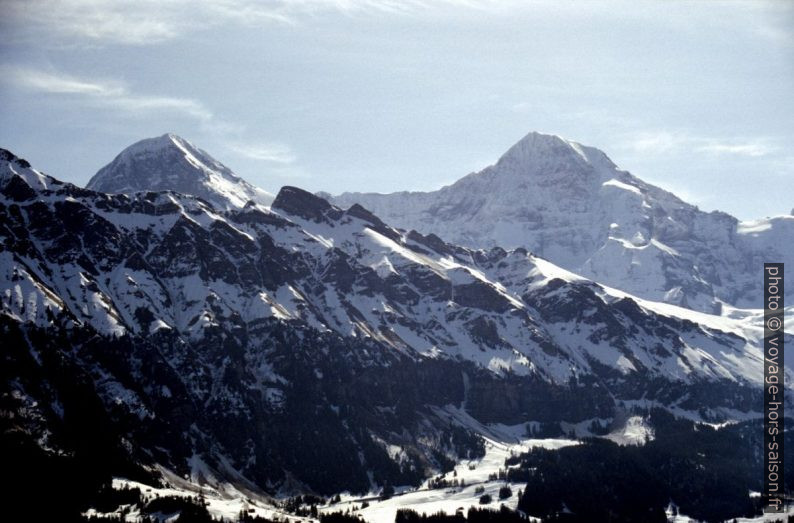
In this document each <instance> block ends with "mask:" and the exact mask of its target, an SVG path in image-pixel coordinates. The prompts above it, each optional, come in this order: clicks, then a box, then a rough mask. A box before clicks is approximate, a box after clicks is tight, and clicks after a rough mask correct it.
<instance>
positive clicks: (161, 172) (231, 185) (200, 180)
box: [86, 133, 273, 209]
mask: <svg viewBox="0 0 794 523" xmlns="http://www.w3.org/2000/svg"><path fill="white" fill-rule="evenodd" d="M86 187H87V188H88V189H92V190H95V191H101V192H106V193H130V192H141V191H166V190H167V191H174V192H179V193H183V194H190V195H194V196H198V197H200V198H203V199H205V200H207V201H209V202H211V203H212V204H214V205H215V206H218V207H220V208H222V209H236V208H242V207H244V206H245V204H246V203H248V202H249V201H254V202H255V203H258V204H261V205H269V204H270V202H272V201H273V195H272V194H270V193H268V192H266V191H264V190H262V189H259V188H258V187H254V186H253V185H251V184H250V183H248V182H246V181H245V180H243V179H241V178H239V177H238V176H237V175H235V174H234V172H232V170H231V169H229V168H228V167H226V166H225V165H223V164H222V163H221V162H219V161H218V160H216V159H215V158H213V157H212V156H210V155H209V154H208V153H206V152H205V151H203V150H201V149H199V148H198V147H196V146H195V145H193V144H192V143H190V142H189V141H187V140H185V139H184V138H181V137H179V136H177V135H175V134H172V133H168V134H164V135H162V136H158V137H156V138H147V139H144V140H141V141H139V142H136V143H134V144H132V145H130V146H129V147H127V148H126V149H124V150H123V151H122V152H121V153H119V155H118V156H116V158H115V159H114V160H113V161H112V162H110V163H109V164H108V165H106V166H105V167H103V168H102V169H100V170H99V171H98V172H97V173H96V174H95V175H94V177H93V178H91V180H90V181H89V182H88V185H87V186H86Z"/></svg>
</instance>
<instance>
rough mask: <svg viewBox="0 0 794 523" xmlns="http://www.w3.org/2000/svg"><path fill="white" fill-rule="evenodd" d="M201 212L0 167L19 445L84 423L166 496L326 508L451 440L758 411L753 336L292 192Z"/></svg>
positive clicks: (0, 230) (412, 477)
mask: <svg viewBox="0 0 794 523" xmlns="http://www.w3.org/2000/svg"><path fill="white" fill-rule="evenodd" d="M621 183H626V182H621ZM648 190H650V189H648ZM211 200H212V199H211V198H196V197H194V196H187V195H182V194H178V193H173V192H134V193H131V194H106V193H102V192H97V191H94V190H91V189H82V188H79V187H75V186H73V185H71V184H68V183H63V182H60V181H58V180H57V179H54V178H52V177H50V176H47V175H44V174H42V173H40V172H38V171H36V170H35V169H33V168H31V166H30V165H29V164H28V163H27V162H25V161H24V160H20V159H19V158H17V157H15V156H14V155H13V154H11V153H10V152H8V151H2V152H0V246H2V247H1V248H0V329H2V332H3V333H4V340H5V342H4V358H5V360H4V371H3V376H4V382H3V387H4V388H3V391H2V392H3V397H4V398H5V399H6V403H5V404H4V406H3V409H5V410H7V411H9V412H12V413H13V415H12V416H11V417H10V418H9V417H7V416H6V417H4V418H3V419H11V420H13V423H14V424H15V427H16V428H15V429H14V430H17V431H18V432H19V433H24V434H29V435H30V437H31V438H32V439H33V440H34V441H39V442H43V443H41V445H43V446H44V447H43V448H47V449H55V450H54V451H55V452H57V451H58V449H59V448H61V447H60V446H63V445H65V443H64V441H66V442H68V441H75V439H74V437H72V438H71V439H70V438H67V439H65V440H64V439H61V438H59V437H58V434H59V430H60V429H59V428H58V427H61V424H62V422H63V420H72V419H75V418H74V417H73V416H74V415H73V414H72V413H74V412H78V413H79V412H83V411H82V410H81V409H83V408H84V405H86V404H90V405H98V406H101V407H102V408H103V409H104V410H103V411H102V412H103V414H102V416H106V417H107V418H108V419H109V420H110V421H108V423H109V425H108V426H111V427H113V430H115V431H118V433H119V434H120V437H121V440H122V441H123V442H124V445H123V446H122V448H123V449H127V450H126V451H125V452H133V453H134V454H135V458H136V459H138V460H143V461H146V462H153V463H157V464H160V465H161V466H164V467H166V468H168V469H170V470H173V471H175V472H177V473H178V474H179V475H180V476H182V475H188V476H191V477H192V476H196V477H200V476H202V475H204V476H207V475H212V474H214V475H216V476H217V477H222V478H225V479H227V480H231V481H234V482H235V483H237V484H242V485H246V486H247V488H255V489H260V490H266V491H270V492H275V491H278V490H279V489H282V490H283V491H290V490H295V489H298V490H304V491H305V490H313V491H316V492H323V493H333V492H339V491H341V490H351V491H367V490H368V489H370V488H373V486H374V485H378V484H379V485H383V484H385V483H392V484H410V483H414V484H416V483H417V482H418V481H420V480H421V479H422V478H423V477H425V476H426V475H427V474H429V473H432V472H434V471H437V470H439V469H443V468H445V467H448V466H449V463H452V462H454V461H455V460H456V459H459V458H460V457H461V456H467V455H477V453H479V452H482V447H481V442H480V441H479V439H478V435H477V434H476V433H474V432H472V430H471V428H470V427H471V425H466V424H461V422H460V420H461V419H462V418H465V417H468V419H473V420H476V422H477V423H503V424H510V425H514V424H523V423H527V422H537V423H543V424H546V425H548V426H556V427H558V428H559V422H561V421H566V422H572V423H584V425H583V426H587V423H588V420H594V419H599V420H607V421H609V420H617V419H619V418H620V416H619V415H618V412H619V410H620V409H621V408H623V406H624V405H631V404H635V403H642V404H643V405H662V406H664V407H666V408H669V409H671V410H674V411H675V412H677V413H683V414H686V415H689V416H692V417H707V418H711V419H718V420H721V419H728V418H736V417H739V418H741V417H745V416H750V415H752V413H753V412H754V411H757V410H758V409H759V407H760V405H761V402H760V391H761V389H760V384H761V381H762V376H763V368H762V352H761V337H762V335H763V332H762V330H761V329H760V328H759V326H758V321H757V320H758V318H757V317H754V316H752V315H748V316H744V317H742V318H733V319H732V318H727V317H717V316H711V315H707V314H702V313H697V312H693V311H690V310H687V309H682V308H678V307H674V306H671V305H667V304H660V303H654V302H649V301H646V300H643V299H640V298H635V297H632V296H630V295H627V294H625V293H623V292H620V291H617V290H612V289H609V288H606V287H603V286H601V285H598V284H596V283H594V282H592V281H589V280H587V279H584V278H582V277H579V276H576V275H574V274H572V273H570V272H567V271H565V270H563V269H561V268H559V267H557V266H555V265H553V264H552V263H550V262H548V261H546V260H544V259H542V258H539V257H537V256H535V255H533V254H531V253H528V252H527V251H526V250H524V249H522V248H518V249H515V250H510V251H507V250H504V249H502V248H500V247H494V248H491V249H487V250H482V249H478V250H475V249H471V248H464V247H459V246H456V245H453V244H450V243H446V242H444V241H443V240H441V239H440V238H439V237H437V236H435V235H432V234H430V235H422V234H420V233H417V232H415V231H404V230H399V229H395V228H393V227H391V226H389V225H387V224H386V223H384V222H383V221H381V219H379V218H378V217H377V216H375V215H374V214H372V213H371V212H369V211H368V210H366V209H365V208H363V207H361V206H360V205H353V206H351V207H350V208H348V209H347V210H343V209H341V208H339V207H336V206H334V205H332V204H330V203H329V202H327V201H326V200H324V199H322V198H320V197H318V196H315V195H312V194H310V193H308V192H305V191H303V190H301V189H298V188H294V187H285V188H283V189H282V190H281V191H280V192H279V194H278V196H277V197H276V198H275V200H274V201H273V203H272V206H271V208H269V209H268V208H264V207H262V206H258V205H256V204H249V205H246V206H244V207H242V208H236V207H232V208H231V209H224V208H217V207H215V206H213V204H212V203H210V202H211ZM786 365H787V369H786V372H787V373H790V372H791V368H792V366H791V362H790V361H787V362H786ZM64 369H67V370H64ZM64 372H67V373H68V375H69V376H71V378H70V379H69V380H66V381H64V380H63V379H62V376H63V375H64ZM791 377H794V376H790V377H789V379H787V383H788V384H791V383H792V381H791V379H790V378H791ZM75 384H79V391H80V394H77V393H76V392H75V391H74V390H73V387H77V386H78V385H75ZM92 391H93V392H92ZM86 395H87V396H86ZM86 397H89V399H86ZM91 398H93V399H91ZM78 400H79V401H78ZM97 408H100V407H97ZM64 413H66V414H64ZM78 417H79V416H78ZM80 419H82V418H80ZM102 419H104V418H102ZM599 423H600V421H599ZM74 430H76V431H77V432H78V434H82V432H80V431H85V430H88V429H87V428H82V429H74ZM103 430H107V429H103ZM78 440H79V438H78ZM59 445H60V446H59ZM130 449H132V450H130ZM67 450H68V449H67Z"/></svg>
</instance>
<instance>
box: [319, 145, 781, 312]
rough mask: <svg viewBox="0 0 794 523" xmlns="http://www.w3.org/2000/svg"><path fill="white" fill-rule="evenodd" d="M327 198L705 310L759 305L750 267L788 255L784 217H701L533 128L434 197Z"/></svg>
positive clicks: (603, 160)
mask: <svg viewBox="0 0 794 523" xmlns="http://www.w3.org/2000/svg"><path fill="white" fill-rule="evenodd" d="M330 199H331V201H332V202H333V203H334V204H336V205H339V206H341V207H346V206H349V205H352V204H355V203H358V204H360V205H363V206H364V207H366V208H367V209H370V210H371V211H372V212H373V213H375V214H376V215H378V216H380V217H381V218H382V219H383V220H384V221H386V222H387V223H391V224H393V225H395V226H398V227H402V228H405V229H415V230H417V231H420V232H423V233H425V234H427V233H433V234H437V235H438V236H440V237H441V238H444V239H445V240H446V241H450V242H453V243H456V244H459V245H465V246H468V247H474V248H491V247H495V246H500V247H504V248H517V247H523V248H526V249H529V250H530V251H531V252H532V253H534V254H537V255H539V256H542V257H544V258H546V259H548V260H550V261H551V262H553V263H554V264H556V265H559V266H561V267H563V268H565V269H567V270H569V271H572V272H574V273H577V274H580V275H582V276H584V277H586V278H589V279H592V280H595V281H598V282H599V283H603V284H606V285H609V286H611V287H615V288H618V289H621V290H623V291H626V292H629V293H631V294H634V295H636V296H641V297H643V298H646V299H650V300H654V301H663V302H667V303H671V304H675V305H679V306H683V307H687V308H691V309H694V310H698V311H703V312H708V313H720V312H721V311H722V310H723V305H725V304H728V305H731V306H736V307H757V296H758V291H757V285H756V282H757V279H758V266H759V265H758V263H759V262H760V260H761V259H762V258H763V257H764V256H766V257H767V258H774V259H788V258H790V257H791V256H792V255H794V253H792V251H791V250H790V249H791V248H790V247H789V246H790V245H792V244H794V218H792V217H790V216H783V217H777V218H772V219H764V220H759V221H755V222H739V220H737V219H736V218H734V217H733V216H730V215H729V214H727V213H723V212H718V211H715V212H704V211H701V210H700V209H698V208H697V207H696V206H695V205H691V204H689V203H687V202H685V201H683V200H681V199H680V198H678V197H677V196H675V195H674V194H672V193H670V192H668V191H665V190H664V189H661V188H659V187H656V186H654V185H651V184H649V183H647V182H645V181H643V180H641V179H639V178H637V177H636V176H634V175H632V174H631V173H629V172H628V171H624V170H621V169H619V168H618V167H617V166H616V165H615V164H614V163H613V162H612V160H610V159H609V157H608V156H607V155H606V154H605V153H604V152H603V151H601V150H599V149H596V148H594V147H588V146H585V145H581V144H579V143H577V142H573V141H570V140H566V139H564V138H561V137H559V136H555V135H548V134H541V133H537V132H532V133H529V134H528V135H526V136H525V137H523V138H522V139H521V140H519V141H518V142H517V143H516V144H515V145H513V146H512V147H510V149H509V150H508V151H507V152H506V153H505V154H504V155H502V157H501V158H499V160H498V161H497V162H496V163H495V164H494V165H491V166H489V167H486V168H485V169H483V170H481V171H479V172H475V173H471V174H469V175H467V176H464V177H463V178H461V179H459V180H458V181H457V182H455V183H453V184H451V185H448V186H446V187H442V188H441V189H438V190H436V191H431V192H399V193H392V194H374V193H344V194H341V195H339V196H335V197H331V198H330Z"/></svg>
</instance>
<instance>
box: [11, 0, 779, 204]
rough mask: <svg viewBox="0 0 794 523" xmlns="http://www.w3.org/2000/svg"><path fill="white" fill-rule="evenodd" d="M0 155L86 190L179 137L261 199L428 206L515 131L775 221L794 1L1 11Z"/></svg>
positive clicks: (308, 1) (172, 4)
mask: <svg viewBox="0 0 794 523" xmlns="http://www.w3.org/2000/svg"><path fill="white" fill-rule="evenodd" d="M0 9H2V13H0V15H2V16H0V20H1V21H0V31H2V34H3V38H2V43H0V108H2V112H3V119H2V123H0V147H5V148H9V149H11V150H12V151H14V152H15V153H17V154H18V155H20V156H23V157H25V158H27V159H28V160H29V161H31V162H32V163H33V164H34V166H37V167H38V168H40V169H42V170H44V171H45V172H48V173H50V174H53V175H55V176H57V177H59V178H62V179H65V180H68V181H72V182H74V183H78V184H84V183H85V182H86V181H87V180H88V179H89V178H90V177H91V175H93V174H94V173H95V172H96V170H98V169H99V168H100V167H101V166H103V165H104V164H106V163H108V162H109V161H110V160H112V159H113V157H114V156H115V155H116V154H117V153H118V152H119V151H121V149H123V148H124V147H126V146H127V145H129V144H130V143H132V142H134V141H137V140H139V139H141V138H145V137H150V136H156V135H160V134H163V133H165V132H176V133H177V134H179V135H181V136H183V137H185V138H187V139H188V140H190V141H192V142H193V143H195V144H196V145H198V146H199V147H201V148H203V149H205V150H206V151H208V152H209V153H210V154H212V155H213V156H215V157H216V158H217V159H219V160H220V161H222V162H223V163H225V164H226V165H228V166H229V167H231V168H232V169H233V170H234V171H235V172H236V173H237V174H239V175H240V176H242V177H244V178H246V179H248V180H249V181H251V182H253V183H255V184H257V185H259V186H261V187H263V188H265V189H267V190H270V191H274V192H275V191H276V190H277V189H278V188H279V187H280V186H282V185H286V184H289V185H297V186H300V187H304V188H306V189H310V190H324V191H328V192H331V193H339V192H342V191H350V190H358V191H379V192H388V191H394V190H404V189H409V190H430V189H435V188H438V187H441V186H443V185H445V184H448V183H451V182H453V181H455V180H456V179H458V178H460V177H462V176H463V175H465V174H467V173H469V172H471V171H474V170H479V169H481V168H483V167H485V166H487V165H489V164H491V163H493V162H495V161H496V160H497V159H498V157H499V156H500V155H501V154H502V153H503V152H504V151H505V150H507V148H508V147H509V146H510V145H512V144H513V143H514V142H515V141H517V140H518V139H519V138H521V137H522V136H523V135H525V134H526V133H527V132H529V131H540V132H549V133H555V134H559V135H561V136H564V137H566V138H569V139H572V140H575V141H578V142H582V143H584V144H587V145H593V146H596V147H599V148H600V149H603V150H604V151H605V152H606V153H607V154H608V155H609V156H610V157H611V158H612V159H613V160H614V161H615V162H616V163H617V164H618V165H619V166H621V167H622V168H624V169H627V170H630V171H631V172H632V173H634V174H635V175H637V176H639V177H640V178H643V179H645V180H647V181H649V182H652V183H655V184H657V185H660V186H662V187H664V188H666V189H669V190H672V191H673V192H675V193H676V194H678V195H679V196H681V197H683V198H684V199H687V200H688V201H691V202H692V203H695V204H697V205H699V206H700V207H701V208H703V209H706V210H713V209H720V210H724V211H727V212H730V213H731V214H734V215H735V216H737V217H739V218H741V219H751V218H756V217H762V216H768V215H776V214H787V213H789V212H790V211H791V210H792V208H793V207H794V151H792V143H794V118H793V117H792V115H794V3H792V2H785V1H780V2H761V1H756V2H718V1H710V2H706V1H702V2H634V1H632V2H622V1H613V2H605V3H600V2H577V3H568V2H559V1H536V2H532V1H526V0H524V1H518V0H504V1H484V0H413V1H412V0H407V1H399V2H398V1H396V0H391V1H388V0H387V1H376V0H369V1H367V0H361V1H356V0H293V1H289V2H283V1H263V2H253V1H250V0H216V1H214V2H207V3H202V2H196V1H193V2H190V1H185V0H158V1H139V2H118V1H109V0H80V1H77V0H60V1H55V0H44V1H39V0H22V1H17V0H2V1H0Z"/></svg>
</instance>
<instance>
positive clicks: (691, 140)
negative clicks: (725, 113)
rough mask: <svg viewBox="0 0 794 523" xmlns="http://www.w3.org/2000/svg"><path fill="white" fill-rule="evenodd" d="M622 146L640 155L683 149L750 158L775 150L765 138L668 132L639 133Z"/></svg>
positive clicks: (765, 154)
mask: <svg viewBox="0 0 794 523" xmlns="http://www.w3.org/2000/svg"><path fill="white" fill-rule="evenodd" d="M623 148H624V149H629V150H632V151H634V152H636V153H640V154H667V153H670V152H682V151H686V152H698V153H709V154H713V155H735V156H752V157H759V156H767V155H769V154H772V153H773V152H775V151H776V150H777V149H778V147H776V146H774V145H772V144H771V143H770V142H769V140H768V139H766V138H753V139H742V138H738V139H727V140H726V139H716V138H710V137H699V136H691V135H688V134H684V133H671V132H667V131H660V132H645V133H640V134H638V135H636V136H634V137H632V138H630V139H629V140H628V141H626V142H624V144H623Z"/></svg>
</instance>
